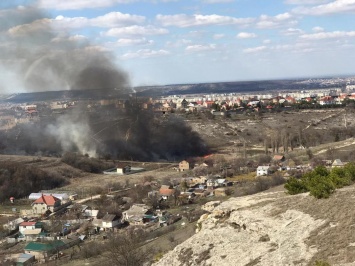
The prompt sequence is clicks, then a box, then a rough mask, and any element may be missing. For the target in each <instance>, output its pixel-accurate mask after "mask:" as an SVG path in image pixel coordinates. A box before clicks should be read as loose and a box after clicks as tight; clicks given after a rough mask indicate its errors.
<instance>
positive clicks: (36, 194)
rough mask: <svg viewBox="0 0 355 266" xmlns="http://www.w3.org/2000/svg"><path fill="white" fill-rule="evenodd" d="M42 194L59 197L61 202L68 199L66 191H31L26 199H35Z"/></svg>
mask: <svg viewBox="0 0 355 266" xmlns="http://www.w3.org/2000/svg"><path fill="white" fill-rule="evenodd" d="M42 195H45V196H53V197H56V198H58V199H60V200H61V202H62V203H65V202H68V201H69V200H70V197H69V195H68V194H67V193H31V194H30V195H29V196H28V199H30V200H36V199H39V198H40V197H42Z"/></svg>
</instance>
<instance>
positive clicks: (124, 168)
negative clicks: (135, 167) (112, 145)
mask: <svg viewBox="0 0 355 266" xmlns="http://www.w3.org/2000/svg"><path fill="white" fill-rule="evenodd" d="M116 168H117V174H120V175H124V174H127V173H129V172H131V166H130V165H129V164H126V163H118V164H117V165H116Z"/></svg>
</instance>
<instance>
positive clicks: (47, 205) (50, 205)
mask: <svg viewBox="0 0 355 266" xmlns="http://www.w3.org/2000/svg"><path fill="white" fill-rule="evenodd" d="M60 205H61V200H60V199H58V198H57V197H54V196H52V195H43V194H42V196H41V197H39V198H38V199H36V200H35V201H34V202H33V203H32V211H33V213H34V214H44V213H46V212H47V211H50V212H54V209H55V208H58V207H60Z"/></svg>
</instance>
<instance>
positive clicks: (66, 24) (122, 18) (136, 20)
mask: <svg viewBox="0 0 355 266" xmlns="http://www.w3.org/2000/svg"><path fill="white" fill-rule="evenodd" d="M144 21H145V17H143V16H137V15H131V14H123V13H121V12H110V13H107V14H105V15H103V16H99V17H96V18H92V19H88V18H86V17H72V18H70V17H64V16H57V17H56V18H55V19H54V20H52V23H53V25H54V26H55V27H61V28H64V29H65V28H84V27H101V28H112V27H121V26H127V25H132V24H141V23H143V22H144Z"/></svg>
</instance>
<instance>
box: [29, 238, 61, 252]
mask: <svg viewBox="0 0 355 266" xmlns="http://www.w3.org/2000/svg"><path fill="white" fill-rule="evenodd" d="M64 245H65V243H64V242H63V241H61V240H56V241H52V242H48V243H41V242H30V243H28V244H27V245H26V246H25V250H29V251H50V250H53V249H56V248H58V247H61V246H64Z"/></svg>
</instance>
